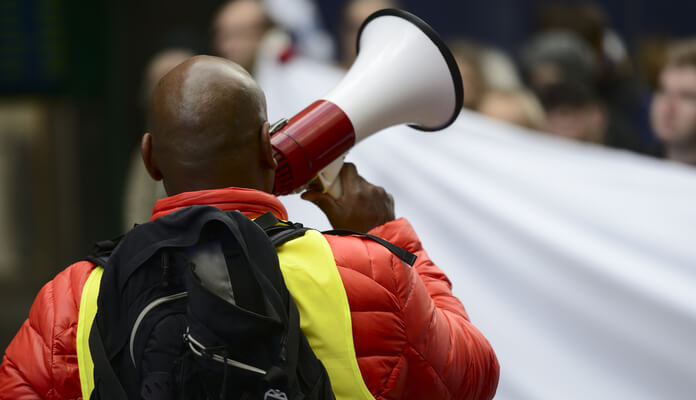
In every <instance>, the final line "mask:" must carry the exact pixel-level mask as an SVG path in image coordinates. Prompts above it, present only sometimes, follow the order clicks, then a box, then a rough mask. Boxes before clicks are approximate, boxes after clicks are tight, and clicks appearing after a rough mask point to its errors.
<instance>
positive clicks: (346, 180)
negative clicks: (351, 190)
mask: <svg viewBox="0 0 696 400" xmlns="http://www.w3.org/2000/svg"><path fill="white" fill-rule="evenodd" d="M360 180H362V177H361V176H360V175H358V169H357V168H356V167H355V164H353V163H344V164H343V168H341V183H342V184H343V185H344V186H348V187H352V186H353V185H355V184H356V183H357V182H360Z"/></svg>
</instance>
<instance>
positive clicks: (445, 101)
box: [271, 9, 463, 197]
mask: <svg viewBox="0 0 696 400" xmlns="http://www.w3.org/2000/svg"><path fill="white" fill-rule="evenodd" d="M357 46H358V57H357V59H356V60H355V62H354V63H353V65H352V66H351V68H350V70H348V72H347V74H346V76H345V77H344V78H343V80H342V81H341V82H340V83H339V84H338V85H337V86H336V87H335V88H334V89H333V90H332V91H330V92H329V93H328V94H327V95H326V96H324V98H322V99H320V100H317V101H316V102H314V103H312V104H311V105H310V106H308V107H307V108H305V109H304V110H302V111H300V112H299V113H298V114H297V115H295V116H294V117H292V118H290V120H281V121H279V122H277V123H276V124H274V125H273V126H272V127H271V145H272V147H273V156H274V158H275V160H276V162H277V163H278V167H277V169H276V175H275V186H274V190H273V191H274V193H275V194H277V195H283V194H288V193H291V192H293V191H294V190H296V189H298V188H300V187H303V186H304V185H305V184H307V183H308V182H309V181H311V180H312V179H314V178H315V177H318V178H319V181H320V182H321V184H322V186H323V188H324V191H329V193H330V194H331V195H332V196H334V197H338V196H340V193H341V191H340V187H339V188H338V189H337V188H336V184H335V183H334V182H337V181H338V180H337V179H336V178H337V176H338V174H339V172H340V169H341V166H342V165H343V158H342V156H343V155H344V154H345V153H346V152H347V151H348V150H349V149H350V148H351V147H353V146H354V145H355V144H356V143H358V142H360V141H361V140H363V139H365V138H366V137H368V136H370V135H372V134H373V133H375V132H378V131H380V130H382V129H384V128H387V127H390V126H393V125H399V124H409V126H411V127H413V128H415V129H418V130H421V131H436V130H440V129H443V128H445V127H447V126H449V125H450V124H451V123H452V122H453V121H454V120H455V119H456V117H457V115H458V114H459V111H460V109H461V107H462V97H463V91H462V81H461V76H460V74H459V69H458V68H457V64H456V62H455V60H454V57H453V56H452V53H451V52H450V51H449V49H448V48H447V46H446V45H445V44H444V42H443V41H442V39H440V37H439V36H438V34H437V33H436V32H435V31H434V30H433V29H432V28H431V27H430V26H429V25H428V24H426V23H425V22H423V20H421V19H420V18H418V17H416V16H415V15H413V14H410V13H408V12H406V11H403V10H396V9H385V10H380V11H377V12H375V13H374V14H372V15H370V16H369V17H368V18H367V19H366V20H365V22H363V24H362V26H361V27H360V30H359V33H358V40H357ZM327 166H328V167H327ZM337 183H339V184H340V182H337Z"/></svg>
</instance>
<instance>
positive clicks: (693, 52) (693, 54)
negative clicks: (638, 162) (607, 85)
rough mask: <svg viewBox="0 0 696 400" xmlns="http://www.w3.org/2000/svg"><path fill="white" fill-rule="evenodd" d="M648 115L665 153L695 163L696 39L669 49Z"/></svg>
mask: <svg viewBox="0 0 696 400" xmlns="http://www.w3.org/2000/svg"><path fill="white" fill-rule="evenodd" d="M650 117H651V122H652V127H653V130H654V131H655V133H656V134H657V137H658V139H659V140H660V141H661V142H662V143H663V145H664V147H665V156H666V157H667V158H668V159H670V160H673V161H677V162H681V163H685V164H690V165H696V39H690V40H685V41H682V42H679V43H677V44H675V45H674V46H673V47H672V48H671V49H670V50H669V52H668V56H667V63H666V65H665V67H664V68H663V69H662V72H661V73H660V81H659V88H658V90H657V92H655V96H654V98H653V101H652V105H651V109H650Z"/></svg>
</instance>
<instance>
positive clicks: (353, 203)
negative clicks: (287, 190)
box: [302, 163, 394, 233]
mask: <svg viewBox="0 0 696 400" xmlns="http://www.w3.org/2000/svg"><path fill="white" fill-rule="evenodd" d="M340 179H341V184H342V186H343V195H342V196H341V197H340V198H338V199H334V198H333V197H331V196H329V195H328V194H326V193H321V192H318V191H312V190H310V191H307V192H304V193H303V194H302V198H303V199H305V200H309V201H311V202H313V203H314V204H316V205H317V206H318V207H319V208H321V210H322V211H323V212H324V214H326V216H327V217H328V218H329V222H331V225H332V226H333V227H334V229H348V230H351V231H356V232H360V233H366V232H367V231H369V230H370V229H372V228H374V227H376V226H379V225H382V224H384V223H386V222H389V221H392V220H393V219H394V198H393V197H392V196H391V195H390V194H389V193H387V192H386V191H385V190H384V188H382V187H380V186H375V185H373V184H371V183H370V182H368V181H366V180H365V179H363V178H362V177H361V176H360V175H358V171H357V170H356V169H355V165H353V164H351V163H345V164H344V165H343V168H342V169H341V175H340Z"/></svg>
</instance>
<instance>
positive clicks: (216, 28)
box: [212, 0, 274, 74]
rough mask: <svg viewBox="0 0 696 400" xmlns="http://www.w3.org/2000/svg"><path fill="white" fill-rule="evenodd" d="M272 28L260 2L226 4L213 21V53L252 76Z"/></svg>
mask: <svg viewBox="0 0 696 400" xmlns="http://www.w3.org/2000/svg"><path fill="white" fill-rule="evenodd" d="M273 27H274V24H273V21H272V20H271V19H270V17H269V16H268V14H267V13H266V10H265V8H264V5H263V3H262V2H261V1H259V0H232V1H227V2H225V3H224V4H223V5H222V6H221V7H220V9H219V10H218V12H217V13H216V15H215V17H214V20H213V24H212V35H213V44H212V46H213V51H214V52H215V53H216V54H217V55H218V56H220V57H223V58H226V59H228V60H230V61H234V62H235V63H237V64H239V65H241V66H242V68H244V69H245V70H247V71H249V72H250V73H252V74H253V72H254V67H255V63H256V60H257V54H258V53H259V50H260V48H261V45H262V42H263V40H264V38H265V37H266V34H267V33H268V32H269V31H270V30H271V29H272V28H273Z"/></svg>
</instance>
